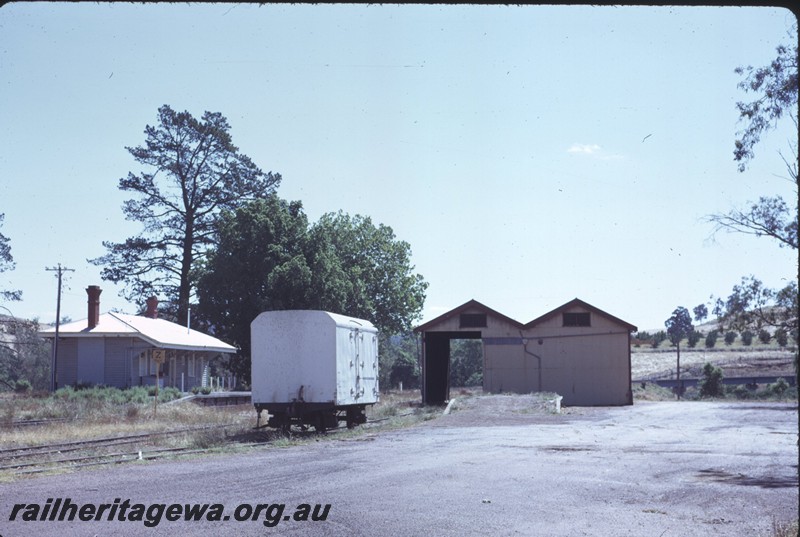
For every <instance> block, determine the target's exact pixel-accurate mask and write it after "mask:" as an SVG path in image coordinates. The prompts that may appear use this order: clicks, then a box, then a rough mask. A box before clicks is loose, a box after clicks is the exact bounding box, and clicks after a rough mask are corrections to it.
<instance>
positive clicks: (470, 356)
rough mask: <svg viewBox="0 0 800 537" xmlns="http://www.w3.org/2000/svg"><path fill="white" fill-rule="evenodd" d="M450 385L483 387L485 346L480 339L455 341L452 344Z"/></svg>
mask: <svg viewBox="0 0 800 537" xmlns="http://www.w3.org/2000/svg"><path fill="white" fill-rule="evenodd" d="M450 385H451V386H455V387H465V386H482V385H483V345H482V343H481V341H480V340H479V339H454V340H452V341H451V342H450Z"/></svg>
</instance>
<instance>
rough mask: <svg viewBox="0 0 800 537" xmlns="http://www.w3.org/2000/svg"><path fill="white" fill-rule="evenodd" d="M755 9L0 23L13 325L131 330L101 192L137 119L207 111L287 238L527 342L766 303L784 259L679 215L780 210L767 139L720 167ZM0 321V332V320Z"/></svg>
mask: <svg viewBox="0 0 800 537" xmlns="http://www.w3.org/2000/svg"><path fill="white" fill-rule="evenodd" d="M794 22H795V18H794V15H793V14H792V13H791V12H790V11H787V10H784V9H778V8H766V7H763V8H756V7H753V8H739V7H727V8H726V7H705V8H695V7H579V6H555V7H554V6H477V5H462V6H458V5H455V6H454V5H288V4H287V5H265V6H260V7H259V6H257V5H251V4H230V3H225V4H201V5H188V4H145V5H140V4H122V3H108V4H92V3H76V4H73V3H57V4H48V3H18V4H14V3H11V4H6V5H4V6H3V7H2V8H0V125H2V127H0V213H5V222H4V223H3V225H2V228H0V232H2V233H3V234H5V235H6V236H8V237H9V238H10V239H11V248H12V254H13V256H14V258H15V261H16V263H17V265H16V269H15V270H14V271H11V272H6V273H3V274H0V288H4V289H9V288H12V289H21V290H22V291H23V301H22V302H17V303H4V304H0V306H5V307H7V308H9V309H10V310H11V311H12V312H13V313H14V314H15V315H17V316H21V317H38V318H40V319H41V320H42V321H45V322H49V321H53V320H54V318H55V299H56V280H55V278H54V274H53V273H51V272H47V271H46V270H45V268H46V267H53V266H55V265H56V264H57V263H61V264H62V265H65V266H67V267H69V268H72V269H75V272H71V273H69V274H68V277H67V279H66V287H65V290H64V295H63V304H62V314H63V315H68V316H70V317H71V318H73V319H82V318H85V316H86V294H85V292H84V289H85V288H86V286H88V285H91V284H99V285H101V286H102V288H103V290H104V292H103V295H102V305H101V309H102V310H103V311H107V310H110V309H112V308H117V309H121V310H123V311H126V312H129V313H135V311H134V310H133V308H132V306H131V305H129V304H127V303H125V301H124V300H123V299H121V298H120V297H118V296H117V293H118V290H119V289H118V288H116V287H115V286H114V285H112V284H111V283H109V282H103V281H101V280H100V277H99V269H98V268H97V267H95V266H93V265H91V264H89V263H87V261H86V260H87V258H94V257H97V256H100V255H102V254H103V253H104V248H103V247H102V245H101V242H102V241H103V240H108V241H122V240H124V239H125V238H126V237H128V236H132V235H133V234H135V233H137V232H138V231H139V226H138V225H137V224H136V223H133V222H127V221H125V220H124V217H123V214H122V211H121V209H120V206H121V204H122V202H123V201H124V199H125V196H124V195H123V193H121V192H120V191H118V189H117V182H118V179H119V178H120V177H123V176H125V175H127V173H128V171H138V170H139V168H137V167H136V163H135V162H134V161H133V159H132V157H131V156H130V155H129V154H128V152H127V151H126V150H125V147H126V146H135V145H139V144H141V143H143V141H144V133H143V131H144V128H145V126H146V125H148V124H151V125H152V124H155V123H156V120H157V116H156V111H157V109H158V107H159V106H161V105H163V104H169V105H170V106H172V107H173V108H174V109H176V110H188V111H190V112H192V113H193V114H195V115H196V116H200V115H201V114H202V113H203V112H204V111H206V110H210V111H215V112H221V113H222V114H223V115H225V116H226V117H227V118H228V120H229V122H230V124H231V126H232V130H231V133H232V136H233V139H234V143H235V144H236V145H238V146H239V147H240V148H241V150H242V151H243V152H244V153H245V154H247V155H249V156H250V157H251V158H252V159H253V160H254V161H255V162H256V163H257V164H258V165H259V166H260V167H261V168H262V169H263V170H265V171H274V172H279V173H281V174H282V175H283V184H282V186H281V187H280V190H279V194H280V195H281V196H282V197H284V198H286V199H290V200H301V201H302V202H303V204H304V207H305V211H306V213H307V214H308V216H309V218H310V219H311V220H312V221H315V220H316V219H317V218H319V216H320V215H322V214H323V213H325V212H329V211H338V210H340V209H341V210H343V211H345V212H347V213H350V214H363V215H368V216H370V217H372V219H373V220H374V221H375V222H380V223H383V224H386V225H389V226H391V227H392V228H393V229H394V231H395V233H396V235H397V237H398V238H399V239H402V240H405V241H408V242H409V243H410V244H411V247H412V250H413V262H414V264H415V265H416V270H417V271H418V272H420V273H421V274H422V275H423V276H424V277H425V279H426V280H427V281H428V282H429V283H430V287H429V289H428V296H427V301H426V303H425V309H424V312H423V319H422V320H429V319H431V318H433V317H435V316H437V315H439V314H441V313H443V312H445V311H447V310H450V309H452V308H454V307H456V306H458V305H460V304H462V303H463V302H466V301H467V300H469V299H471V298H474V299H476V300H479V301H481V302H483V303H485V304H486V305H488V306H490V307H492V308H494V309H497V310H499V311H501V312H502V313H504V314H506V315H509V316H510V317H513V318H515V319H517V320H519V321H522V322H527V321H529V320H531V319H533V318H535V317H538V316H539V315H541V314H544V313H546V312H547V311H549V310H551V309H552V308H555V307H557V306H559V305H561V304H563V303H565V302H567V301H569V300H571V299H573V298H575V297H578V298H581V299H583V300H585V301H587V302H589V303H591V304H593V305H595V306H597V307H599V308H601V309H604V310H606V311H608V312H609V313H612V314H613V315H616V316H618V317H621V318H623V319H625V320H626V321H628V322H631V323H633V324H635V325H638V326H639V327H640V328H642V329H651V328H659V327H662V326H663V322H664V320H665V319H666V318H668V317H669V315H670V313H671V312H672V310H673V309H674V308H675V307H676V306H679V305H682V306H686V307H688V308H690V309H691V308H692V307H694V306H695V305H697V304H699V303H701V302H705V301H707V300H708V299H709V296H710V295H711V294H714V295H716V296H727V294H728V293H729V292H730V289H731V287H732V286H733V285H734V284H736V283H738V282H739V280H740V278H741V277H742V276H744V275H748V274H755V275H756V276H758V277H759V278H761V279H762V280H763V281H764V282H765V283H766V284H767V285H769V286H773V287H777V286H782V285H784V284H785V283H786V280H787V279H793V278H794V277H795V275H796V273H797V269H796V252H794V251H790V250H785V249H784V250H782V249H780V248H778V247H777V245H776V244H775V243H773V242H770V241H769V240H768V239H757V238H754V237H747V236H742V235H735V234H725V233H722V234H718V235H717V236H716V240H711V239H710V237H711V234H712V230H713V229H712V227H711V225H710V224H708V223H706V222H704V221H703V217H704V215H707V214H710V213H714V212H723V211H727V210H728V209H730V208H731V207H733V206H735V205H740V206H743V205H745V204H746V202H747V201H748V200H755V199H757V198H758V197H759V196H760V195H776V194H781V195H783V196H784V197H787V198H789V199H793V198H794V196H795V195H796V194H795V192H794V189H793V184H792V183H791V182H790V181H788V180H787V178H786V172H785V166H784V164H783V162H782V161H781V159H780V157H779V155H778V151H779V150H782V151H784V153H785V154H788V155H791V152H790V151H789V144H790V143H795V144H796V143H797V133H796V130H794V127H793V126H792V125H791V123H790V122H788V121H787V124H786V125H784V128H782V129H781V130H780V131H776V132H773V133H771V134H770V135H768V136H767V137H766V138H765V139H764V141H763V142H762V143H761V144H760V145H759V146H757V148H756V152H757V153H756V159H755V160H754V161H753V164H752V166H751V167H750V169H749V170H748V171H747V172H745V173H739V172H737V169H736V163H735V162H734V161H733V156H732V152H733V141H734V138H735V133H736V131H737V130H738V129H739V128H740V125H738V124H737V120H738V114H737V111H736V108H735V103H736V101H738V100H745V99H747V98H748V95H746V94H745V93H743V92H742V91H741V90H739V89H737V87H736V84H737V82H739V80H740V77H739V76H738V75H736V74H735V73H734V69H735V68H736V67H737V66H741V65H748V64H750V65H754V66H761V65H765V64H767V63H768V62H769V61H771V60H772V59H773V58H774V57H775V47H776V46H777V45H778V44H780V43H787V42H789V40H790V36H789V35H787V31H788V30H789V29H790V27H791V26H792V24H793V23H794ZM0 311H3V313H7V312H6V311H5V310H0Z"/></svg>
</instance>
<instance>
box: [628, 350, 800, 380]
mask: <svg viewBox="0 0 800 537" xmlns="http://www.w3.org/2000/svg"><path fill="white" fill-rule="evenodd" d="M795 352H796V351H794V350H792V349H778V348H758V347H752V348H748V347H739V348H727V347H724V346H723V347H720V348H714V349H705V348H703V349H701V348H696V349H684V348H683V347H681V374H682V375H685V374H686V373H689V374H691V375H692V376H700V374H699V372H700V370H701V369H702V367H703V365H704V364H705V363H706V362H709V363H711V364H713V365H715V366H719V367H722V369H723V370H724V371H725V376H728V377H732V376H740V375H742V376H744V375H753V374H758V375H763V376H787V375H788V376H793V375H794V358H795ZM676 358H677V357H676V351H675V349H674V348H670V347H668V346H665V347H663V348H658V349H645V348H644V347H642V348H634V349H632V352H631V375H632V377H633V378H634V379H659V378H674V375H675V365H676Z"/></svg>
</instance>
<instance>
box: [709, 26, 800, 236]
mask: <svg viewBox="0 0 800 537" xmlns="http://www.w3.org/2000/svg"><path fill="white" fill-rule="evenodd" d="M791 33H792V34H793V35H796V33H797V26H796V25H795V26H794V28H793V32H791ZM736 73H737V74H739V75H741V76H743V77H744V79H743V80H742V81H740V82H739V88H740V89H742V90H744V91H745V92H751V93H753V94H755V95H756V98H755V99H754V100H752V101H749V102H741V101H740V102H738V103H737V104H736V106H737V108H738V110H739V120H740V122H742V123H744V128H743V129H742V130H741V131H740V132H739V133H738V134H737V138H736V142H735V150H734V153H733V154H734V160H735V161H736V162H738V163H739V164H738V167H739V171H740V172H744V171H745V170H746V169H747V165H748V164H749V162H750V161H751V160H752V159H753V158H754V157H755V152H754V148H755V146H756V145H757V144H758V143H759V142H760V141H761V138H762V136H764V135H765V134H766V133H768V132H769V131H771V130H773V129H775V128H776V127H777V125H778V123H779V121H780V120H781V119H782V118H783V117H789V118H790V119H791V120H792V121H793V122H794V124H795V130H796V129H797V96H798V78H797V44H794V45H793V46H785V45H781V46H779V47H778V48H777V56H776V58H775V59H774V60H773V61H772V62H771V63H770V64H769V65H767V66H764V67H759V68H755V67H752V66H748V67H739V68H737V69H736ZM792 151H793V152H794V156H793V157H792V158H786V157H783V155H781V156H782V157H783V161H784V163H785V164H786V168H787V172H788V174H789V176H790V177H791V179H792V181H793V182H794V184H795V188H796V187H797V180H798V175H797V144H796V142H795V143H793V144H792ZM794 199H795V201H794V202H792V203H787V202H786V201H785V200H784V199H783V197H781V196H762V197H760V198H759V200H758V202H755V203H750V206H749V207H748V208H745V209H734V210H732V211H730V212H728V213H726V214H714V215H711V216H709V217H708V220H709V221H710V222H712V223H714V224H715V226H716V228H715V229H716V230H725V231H732V232H736V233H745V234H750V235H756V236H765V237H770V238H772V239H774V240H776V241H777V242H778V245H779V246H780V247H789V248H792V249H795V250H796V249H797V221H798V205H797V191H796V190H795V196H794Z"/></svg>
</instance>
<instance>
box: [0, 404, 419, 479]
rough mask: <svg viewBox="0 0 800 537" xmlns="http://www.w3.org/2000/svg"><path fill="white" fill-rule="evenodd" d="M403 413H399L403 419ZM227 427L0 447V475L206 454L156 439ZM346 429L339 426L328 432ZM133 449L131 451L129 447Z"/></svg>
mask: <svg viewBox="0 0 800 537" xmlns="http://www.w3.org/2000/svg"><path fill="white" fill-rule="evenodd" d="M404 415H406V414H401V415H400V416H404ZM388 419H389V418H381V419H374V420H370V421H368V422H367V423H365V424H363V426H364V427H366V428H368V427H370V426H377V425H378V424H379V423H380V422H383V421H386V420H388ZM228 427H231V426H230V425H222V426H204V427H189V428H184V429H177V430H173V431H161V432H153V433H141V434H133V435H126V436H117V437H107V438H93V439H88V440H75V441H71V442H58V443H52V444H44V445H37V446H19V447H10V448H0V474H2V473H9V474H11V475H13V476H23V475H27V474H36V473H44V472H50V471H53V472H57V471H63V470H73V469H80V468H85V467H89V466H100V465H115V464H125V463H130V462H137V461H143V460H156V459H162V458H167V457H176V456H181V455H191V454H198V453H206V452H208V451H210V449H209V448H196V447H162V446H158V445H156V444H155V441H156V440H157V439H160V438H163V437H169V436H175V435H180V434H186V433H197V432H203V431H213V430H219V429H225V428H228ZM335 430H346V427H344V426H340V427H338V428H335V429H334V428H332V429H330V431H331V432H332V431H335ZM290 434H291V435H292V436H294V437H296V438H302V437H307V436H313V435H316V434H318V433H317V432H316V431H310V430H304V429H302V428H301V429H295V430H293V432H292V433H290ZM273 441H274V438H269V437H266V438H264V439H263V440H261V441H256V442H237V446H238V447H254V446H263V445H267V444H270V443H271V442H273ZM131 446H133V449H130V447H131Z"/></svg>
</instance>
